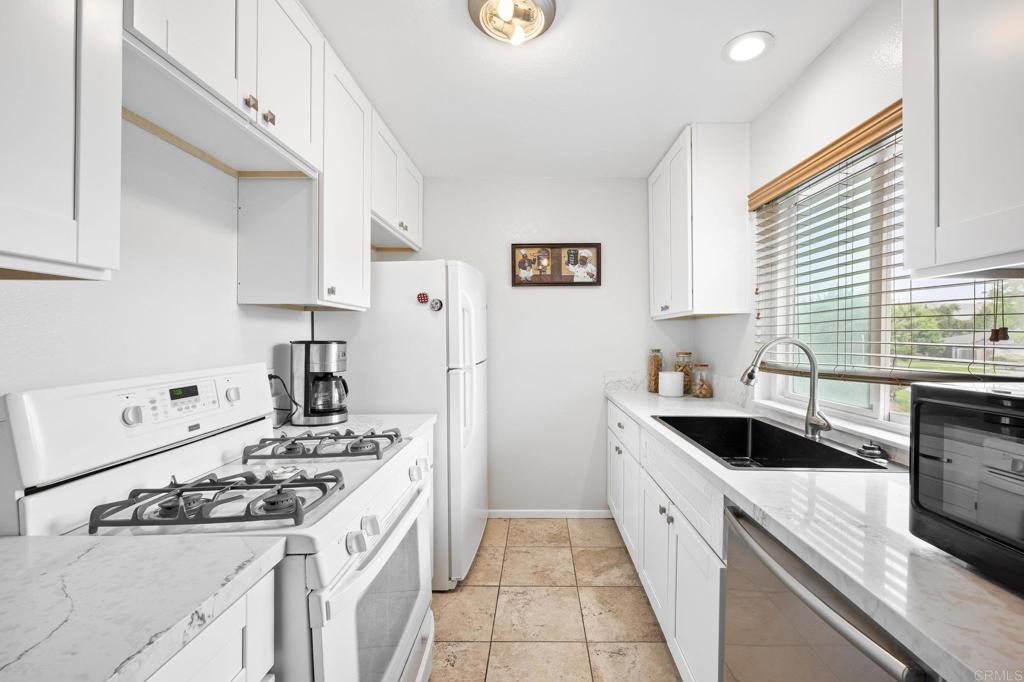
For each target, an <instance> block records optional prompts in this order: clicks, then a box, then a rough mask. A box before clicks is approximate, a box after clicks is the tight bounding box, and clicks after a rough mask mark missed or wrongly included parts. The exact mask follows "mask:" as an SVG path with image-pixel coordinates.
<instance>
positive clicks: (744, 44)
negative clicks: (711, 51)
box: [722, 31, 775, 62]
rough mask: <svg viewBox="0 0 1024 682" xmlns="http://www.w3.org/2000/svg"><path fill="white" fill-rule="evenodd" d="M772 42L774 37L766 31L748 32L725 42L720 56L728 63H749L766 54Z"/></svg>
mask: <svg viewBox="0 0 1024 682" xmlns="http://www.w3.org/2000/svg"><path fill="white" fill-rule="evenodd" d="M774 42H775V36H773V35H772V34H771V33H768V32H767V31H750V32H749V33H744V34H742V35H738V36H736V37H735V38H733V39H732V40H730V41H729V42H727V43H726V44H725V47H724V48H722V56H723V57H725V59H726V60H728V61H730V62H749V61H750V60H751V59H756V58H758V57H760V56H761V55H763V54H764V53H765V52H767V51H768V49H769V48H770V47H771V46H772V44H773V43H774Z"/></svg>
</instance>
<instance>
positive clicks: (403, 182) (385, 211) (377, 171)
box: [371, 111, 423, 251]
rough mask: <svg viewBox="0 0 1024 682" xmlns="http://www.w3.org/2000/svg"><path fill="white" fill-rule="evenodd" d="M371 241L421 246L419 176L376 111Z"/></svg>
mask: <svg viewBox="0 0 1024 682" xmlns="http://www.w3.org/2000/svg"><path fill="white" fill-rule="evenodd" d="M371 206H372V209H373V244H374V246H376V247H378V248H397V249H412V250H415V251H418V250H419V249H420V247H421V246H422V245H423V175H422V174H421V173H420V172H419V170H418V169H417V168H416V165H415V164H414V163H413V162H412V159H410V158H409V155H408V154H406V153H405V150H403V149H402V146H401V145H400V144H399V143H398V140H397V138H395V136H394V135H393V134H392V132H391V130H390V129H388V127H387V125H386V124H385V123H384V121H383V119H381V117H380V114H378V113H377V112H376V111H375V112H374V114H373V192H372V199H371Z"/></svg>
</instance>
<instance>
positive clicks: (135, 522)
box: [89, 467, 345, 535]
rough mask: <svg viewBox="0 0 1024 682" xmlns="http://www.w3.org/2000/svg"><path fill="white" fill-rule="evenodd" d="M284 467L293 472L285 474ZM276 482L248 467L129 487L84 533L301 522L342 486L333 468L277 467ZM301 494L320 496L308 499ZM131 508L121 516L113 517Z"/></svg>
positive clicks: (99, 509)
mask: <svg viewBox="0 0 1024 682" xmlns="http://www.w3.org/2000/svg"><path fill="white" fill-rule="evenodd" d="M286 469H291V470H293V471H289V472H286V471H285V470H286ZM275 471H279V472H280V473H281V475H282V476H285V477H284V478H283V479H281V480H276V479H274V478H273V477H272V475H271V474H270V473H268V474H267V475H266V476H264V477H262V478H260V477H259V476H257V475H256V474H255V473H253V472H251V471H245V472H242V473H240V474H235V475H233V476H225V477H223V478H220V477H218V476H216V475H215V474H210V475H208V476H205V477H203V478H201V479H199V480H197V481H193V482H192V483H178V482H176V481H175V480H174V479H171V483H170V485H168V486H167V487H164V488H142V489H137V490H133V491H131V493H130V494H129V495H128V499H126V500H121V501H120V502H111V503H108V504H101V505H99V506H98V507H95V508H93V510H92V513H91V514H90V515H89V534H90V535H93V534H95V533H96V531H97V530H98V529H99V528H100V527H101V526H102V527H109V526H174V525H199V524H210V523H245V522H250V521H273V520H285V521H292V522H293V523H294V524H295V525H296V526H299V525H302V522H303V520H304V519H305V515H306V512H309V511H312V510H313V509H316V508H317V507H318V506H319V505H320V504H321V503H323V501H324V500H326V499H327V498H328V497H330V496H331V495H332V494H334V493H336V492H338V491H340V490H343V489H344V488H345V482H344V479H343V478H342V475H341V472H340V471H338V470H337V469H335V470H333V471H327V472H324V473H322V474H315V475H313V474H309V473H307V472H305V471H303V470H302V469H299V468H297V467H281V468H280V469H277V470H275ZM296 491H305V492H306V494H317V493H318V494H319V496H318V497H316V499H314V500H312V501H311V502H307V501H306V499H307V498H305V497H302V496H300V495H299V494H298V493H297V492H296ZM240 500H242V501H243V502H242V504H244V509H243V510H241V511H239V512H236V513H233V514H223V515H220V514H217V515H214V511H215V510H216V509H217V508H218V507H219V506H221V505H225V504H228V503H230V502H238V501H240ZM129 509H131V514H130V515H129V516H128V517H127V518H126V517H124V516H122V517H118V516H117V515H118V514H119V513H121V512H123V511H126V510H129Z"/></svg>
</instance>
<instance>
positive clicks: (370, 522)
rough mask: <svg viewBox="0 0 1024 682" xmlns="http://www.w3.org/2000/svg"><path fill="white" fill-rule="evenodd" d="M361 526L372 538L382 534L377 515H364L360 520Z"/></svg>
mask: <svg viewBox="0 0 1024 682" xmlns="http://www.w3.org/2000/svg"><path fill="white" fill-rule="evenodd" d="M359 527H360V528H362V529H363V532H364V533H366V534H367V535H369V536H370V537H371V538H372V537H374V536H375V535H380V520H379V519H378V518H377V517H376V516H375V515H372V514H371V515H370V516H364V517H363V518H362V520H361V521H360V522H359Z"/></svg>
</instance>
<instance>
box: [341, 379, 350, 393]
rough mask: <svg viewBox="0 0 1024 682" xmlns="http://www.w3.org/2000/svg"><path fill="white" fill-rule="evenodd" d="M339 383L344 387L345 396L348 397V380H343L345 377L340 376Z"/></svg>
mask: <svg viewBox="0 0 1024 682" xmlns="http://www.w3.org/2000/svg"><path fill="white" fill-rule="evenodd" d="M341 385H342V387H343V388H344V389H345V396H346V397H348V394H349V390H348V382H347V381H345V377H341Z"/></svg>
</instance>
